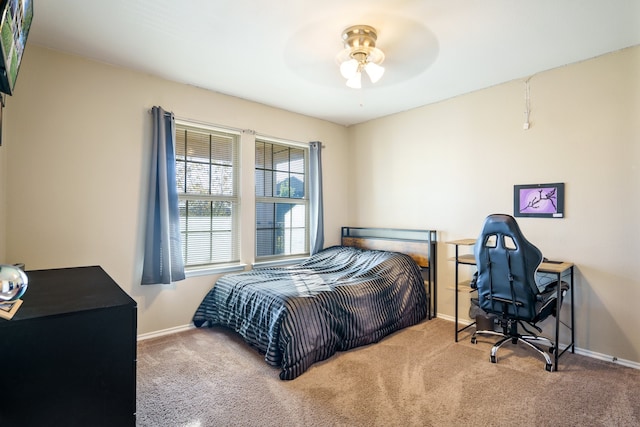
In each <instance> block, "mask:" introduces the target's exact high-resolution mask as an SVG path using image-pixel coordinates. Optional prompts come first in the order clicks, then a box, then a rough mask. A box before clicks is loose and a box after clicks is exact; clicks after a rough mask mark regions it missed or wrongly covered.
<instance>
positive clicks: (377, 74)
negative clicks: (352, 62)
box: [364, 62, 384, 83]
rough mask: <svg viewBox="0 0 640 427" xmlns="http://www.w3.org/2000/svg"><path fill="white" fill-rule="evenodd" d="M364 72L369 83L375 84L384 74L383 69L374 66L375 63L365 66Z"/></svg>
mask: <svg viewBox="0 0 640 427" xmlns="http://www.w3.org/2000/svg"><path fill="white" fill-rule="evenodd" d="M364 70H365V71H366V72H367V75H368V76H369V78H370V79H371V83H376V82H377V81H378V80H380V79H381V78H382V75H383V74H384V67H383V66H381V65H378V64H376V63H375V62H369V63H367V65H365V66H364Z"/></svg>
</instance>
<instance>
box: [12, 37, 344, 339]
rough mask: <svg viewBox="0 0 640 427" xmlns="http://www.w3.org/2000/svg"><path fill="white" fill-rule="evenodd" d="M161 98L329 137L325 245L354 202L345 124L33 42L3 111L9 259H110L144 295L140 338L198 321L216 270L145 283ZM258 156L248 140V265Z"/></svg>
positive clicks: (247, 122)
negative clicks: (146, 220) (146, 227)
mask: <svg viewBox="0 0 640 427" xmlns="http://www.w3.org/2000/svg"><path fill="white" fill-rule="evenodd" d="M154 105H160V106H162V107H163V108H165V109H167V110H170V111H173V112H174V113H175V115H176V116H177V117H179V118H188V119H194V120H199V121H202V122H206V123H211V124H217V125H224V126H229V127H234V128H239V129H252V130H255V131H257V132H260V133H262V134H265V135H269V136H276V137H280V138H284V139H289V140H294V141H312V140H320V141H323V143H324V145H325V147H326V148H325V150H324V151H323V162H324V166H325V168H327V170H331V171H332V172H331V173H328V174H325V176H324V184H325V186H327V188H329V189H330V190H329V191H327V192H326V195H325V206H326V212H327V215H326V217H325V226H326V229H327V234H326V242H327V244H336V243H338V242H339V236H340V232H339V227H340V226H341V225H344V224H345V222H346V219H347V210H346V209H347V200H348V198H347V193H346V186H345V182H346V181H347V175H346V171H347V170H348V168H347V163H346V151H347V143H346V135H347V131H346V128H344V127H343V126H338V125H335V124H331V123H328V122H325V121H321V120H317V119H313V118H309V117H305V116H302V115H298V114H293V113H290V112H286V111H283V110H278V109H275V108H270V107H266V106H264V105H260V104H256V103H252V102H248V101H245V100H241V99H238V98H233V97H229V96H224V95H221V94H217V93H213V92H210V91H206V90H203V89H198V88H195V87H192V86H186V85H182V84H177V83H172V82H168V81H165V80H162V79H158V78H155V77H151V76H147V75H145V74H140V73H136V72H133V71H128V70H125V69H121V68H116V67H112V66H108V65H104V64H100V63H96V62H91V61H87V60H84V59H81V58H77V57H73V56H68V55H63V54H60V53H57V52H54V51H50V50H45V49H42V48H40V47H38V46H30V47H29V49H27V50H26V53H25V60H24V62H23V64H22V67H21V72H20V77H19V79H18V83H17V87H16V94H15V95H14V96H13V97H10V98H9V99H8V102H7V108H6V109H5V117H4V127H5V128H4V137H5V138H4V139H5V144H4V146H3V147H2V148H1V151H2V153H1V154H0V155H1V156H2V158H0V161H5V162H6V163H7V164H8V167H7V169H6V175H4V174H5V168H3V171H2V173H3V175H0V195H2V192H1V191H2V188H3V187H4V186H5V185H6V190H7V191H6V197H5V198H4V199H5V200H9V201H10V204H9V206H8V209H7V212H6V214H3V213H2V210H0V224H3V223H4V222H5V221H6V224H7V233H6V235H5V234H3V235H2V236H4V238H3V239H1V240H2V242H3V243H4V242H6V254H5V256H4V258H3V262H18V261H20V262H25V263H26V266H27V269H43V268H55V267H71V266H82V265H96V264H97V265H101V266H102V267H103V268H104V269H105V270H106V271H107V272H108V273H109V274H110V275H111V276H112V277H113V278H114V279H115V280H116V282H118V283H119V284H120V286H121V287H122V288H123V289H124V290H125V291H126V292H127V293H129V294H130V295H131V296H132V297H133V298H134V299H135V300H136V301H137V302H138V333H140V334H143V333H150V332H154V331H159V330H164V329H169V328H174V327H180V326H183V325H187V324H189V323H190V320H191V317H192V315H193V313H194V311H195V309H196V308H197V305H198V304H199V302H200V301H201V300H202V298H203V296H204V294H205V293H206V292H207V291H208V290H209V289H210V288H211V286H212V285H213V282H214V277H212V276H205V277H197V278H190V279H187V280H185V281H182V282H179V283H177V284H175V285H170V286H161V285H157V286H144V287H143V286H141V285H140V284H139V283H140V277H141V271H142V265H141V262H142V261H141V260H142V238H143V231H142V230H143V216H144V214H145V209H146V208H145V201H146V198H145V197H146V193H147V189H146V185H145V184H146V180H147V175H148V161H149V160H148V158H149V144H150V129H151V115H150V114H149V113H148V111H149V109H150V108H151V107H152V106H154ZM243 141H246V139H245V138H243ZM253 153H254V149H253V145H251V144H243V150H242V166H241V167H242V170H243V171H244V174H243V177H245V178H246V179H243V180H242V187H243V190H244V192H243V198H242V200H241V205H242V208H243V213H244V214H245V215H243V219H242V221H243V235H242V244H243V245H242V246H243V249H242V256H243V261H244V262H247V263H250V262H252V261H253V259H252V256H253V222H252V221H253V217H254V213H253V173H252V165H253V155H254V154H253ZM2 177H4V178H2ZM0 230H1V229H0ZM1 248H2V245H0V249H1ZM1 254H2V252H0V255H1Z"/></svg>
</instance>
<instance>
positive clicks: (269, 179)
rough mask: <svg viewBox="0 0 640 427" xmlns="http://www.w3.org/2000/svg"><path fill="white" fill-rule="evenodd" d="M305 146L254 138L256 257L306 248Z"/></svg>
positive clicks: (306, 249) (290, 252)
mask: <svg viewBox="0 0 640 427" xmlns="http://www.w3.org/2000/svg"><path fill="white" fill-rule="evenodd" d="M307 155H308V149H306V148H300V147H294V146H289V145H284V144H278V143H275V142H272V141H267V140H261V139H256V167H255V177H256V178H255V179H256V257H257V258H260V257H272V256H286V255H302V254H307V253H308V252H309V243H308V241H309V239H308V222H309V221H308V212H309V209H308V196H307V183H306V176H307Z"/></svg>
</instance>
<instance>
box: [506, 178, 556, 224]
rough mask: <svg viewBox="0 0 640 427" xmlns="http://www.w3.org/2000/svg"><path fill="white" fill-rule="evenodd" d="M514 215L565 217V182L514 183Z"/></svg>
mask: <svg viewBox="0 0 640 427" xmlns="http://www.w3.org/2000/svg"><path fill="white" fill-rule="evenodd" d="M513 216H516V217H534V218H564V183H563V182H557V183H553V184H526V185H514V186H513Z"/></svg>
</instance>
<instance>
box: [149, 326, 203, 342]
mask: <svg viewBox="0 0 640 427" xmlns="http://www.w3.org/2000/svg"><path fill="white" fill-rule="evenodd" d="M193 328H195V326H194V325H193V323H191V324H188V325H182V326H176V327H174V328H168V329H162V330H160V331H155V332H148V333H146V334H140V335H138V341H144V340H148V339H151V338H158V337H163V336H165V335H171V334H176V333H178V332H184V331H188V330H189V329H193Z"/></svg>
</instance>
